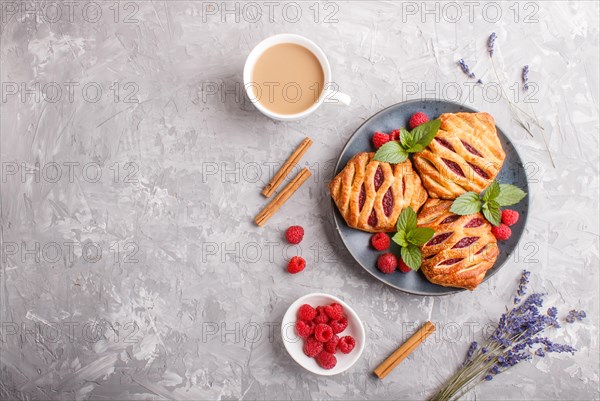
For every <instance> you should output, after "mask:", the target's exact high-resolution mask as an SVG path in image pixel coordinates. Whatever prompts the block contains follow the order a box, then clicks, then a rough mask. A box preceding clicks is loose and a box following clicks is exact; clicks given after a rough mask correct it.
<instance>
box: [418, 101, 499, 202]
mask: <svg viewBox="0 0 600 401" xmlns="http://www.w3.org/2000/svg"><path fill="white" fill-rule="evenodd" d="M440 120H441V126H440V129H439V131H438V133H437V135H436V137H435V138H434V140H433V141H431V143H430V144H429V146H427V148H425V149H424V150H423V151H422V152H419V153H417V154H415V156H414V159H413V161H414V164H415V168H416V169H417V171H418V172H419V174H420V175H421V179H422V180H423V185H424V186H425V188H426V189H427V192H428V193H429V196H430V197H432V198H442V199H456V198H457V197H459V196H460V195H462V194H463V193H465V192H468V191H474V192H477V193H481V192H482V191H483V190H484V189H485V188H487V187H488V185H490V184H491V182H492V181H493V180H494V178H496V176H497V175H498V172H499V171H500V169H501V168H502V163H503V162H504V158H505V153H504V150H503V149H502V145H501V144H500V139H498V135H497V134H496V124H495V123H494V118H493V117H492V116H491V115H489V114H488V113H456V114H442V115H441V116H440Z"/></svg>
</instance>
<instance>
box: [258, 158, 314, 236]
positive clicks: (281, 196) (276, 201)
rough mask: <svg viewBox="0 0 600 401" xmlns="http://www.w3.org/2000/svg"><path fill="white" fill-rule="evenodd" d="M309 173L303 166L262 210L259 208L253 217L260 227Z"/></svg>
mask: <svg viewBox="0 0 600 401" xmlns="http://www.w3.org/2000/svg"><path fill="white" fill-rule="evenodd" d="M311 175H312V173H311V172H310V170H309V169H307V168H306V167H304V168H303V169H302V171H300V172H299V173H298V175H297V176H295V177H294V179H293V180H292V181H290V182H289V184H287V185H286V186H285V188H283V189H282V190H281V192H279V193H278V194H277V196H276V197H274V198H273V200H272V201H271V202H269V204H268V205H267V206H265V208H264V209H263V210H261V212H260V213H259V214H258V215H257V216H256V218H255V219H254V222H255V223H256V224H257V225H258V226H260V227H262V226H263V225H264V224H265V223H266V222H267V220H269V219H270V218H271V216H273V215H274V214H275V212H277V211H278V210H279V208H280V207H281V206H283V204H284V203H285V202H286V201H287V200H288V199H289V198H290V196H292V195H293V194H294V192H296V190H298V188H300V186H301V185H302V184H304V181H306V180H307V179H308V178H309V177H310V176H311Z"/></svg>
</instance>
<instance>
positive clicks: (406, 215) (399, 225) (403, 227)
mask: <svg viewBox="0 0 600 401" xmlns="http://www.w3.org/2000/svg"><path fill="white" fill-rule="evenodd" d="M416 227H417V214H416V213H415V211H414V210H412V208H411V207H410V206H408V207H405V208H404V210H402V213H400V217H398V221H397V222H396V230H397V231H398V232H400V231H406V232H409V231H410V230H412V229H414V228H416Z"/></svg>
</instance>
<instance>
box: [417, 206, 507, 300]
mask: <svg viewBox="0 0 600 401" xmlns="http://www.w3.org/2000/svg"><path fill="white" fill-rule="evenodd" d="M450 206H452V201H444V200H440V199H432V198H430V199H428V200H427V202H425V205H424V206H423V209H422V210H421V212H420V213H419V215H418V219H417V221H418V226H419V227H429V228H432V229H433V230H435V235H434V236H433V238H431V239H430V240H429V242H427V243H426V244H425V245H423V246H422V247H421V252H422V254H423V263H422V264H421V270H422V271H423V274H425V277H427V279H428V280H429V281H431V282H432V283H434V284H439V285H443V286H446V287H460V288H466V289H469V290H474V289H475V287H477V286H478V285H479V284H481V282H482V281H483V278H484V277H485V273H486V272H487V271H488V270H489V269H490V268H491V267H492V266H493V265H494V263H495V262H496V258H497V257H498V254H499V250H498V244H497V242H496V238H495V237H494V235H493V234H492V231H491V229H492V226H491V224H490V223H488V222H487V220H485V218H484V217H483V215H482V214H481V213H477V214H472V215H469V216H459V215H457V214H453V213H452V212H450Z"/></svg>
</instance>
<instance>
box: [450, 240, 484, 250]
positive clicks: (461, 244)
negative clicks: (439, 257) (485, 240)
mask: <svg viewBox="0 0 600 401" xmlns="http://www.w3.org/2000/svg"><path fill="white" fill-rule="evenodd" d="M478 239H479V237H464V238H463V239H461V240H460V241H458V242H457V243H456V244H455V245H454V246H453V247H452V249H454V248H466V247H468V246H469V245H471V244H473V243H475V242H477V240H478Z"/></svg>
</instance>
